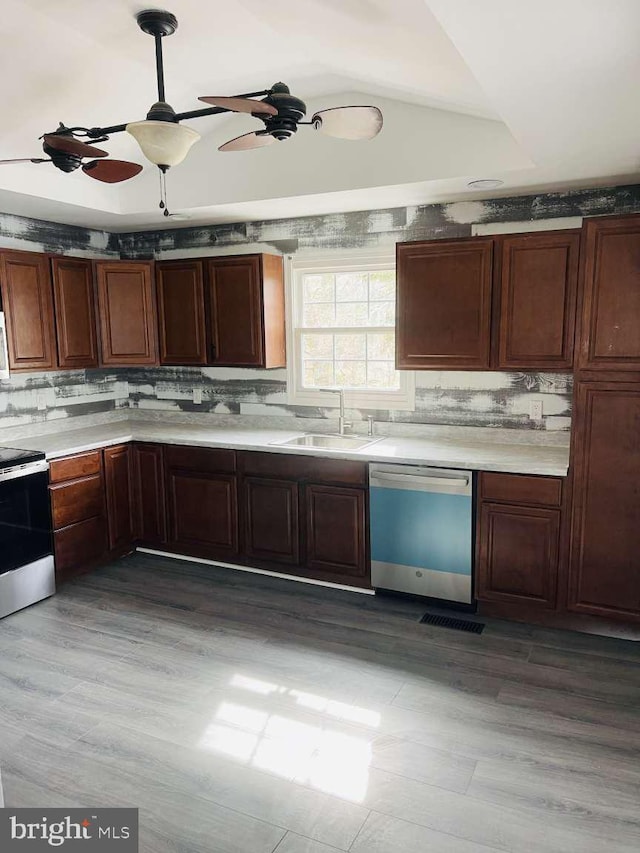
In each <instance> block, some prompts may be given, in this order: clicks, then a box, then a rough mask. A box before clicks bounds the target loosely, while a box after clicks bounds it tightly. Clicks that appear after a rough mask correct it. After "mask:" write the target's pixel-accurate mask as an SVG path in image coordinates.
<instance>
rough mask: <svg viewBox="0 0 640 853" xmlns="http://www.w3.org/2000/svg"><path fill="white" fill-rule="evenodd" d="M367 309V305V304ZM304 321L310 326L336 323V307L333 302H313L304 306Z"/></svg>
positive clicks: (316, 326)
mask: <svg viewBox="0 0 640 853" xmlns="http://www.w3.org/2000/svg"><path fill="white" fill-rule="evenodd" d="M365 309H366V305H365ZM303 323H304V325H305V326H308V327H309V328H312V329H313V328H318V327H320V328H321V327H322V326H334V325H335V307H334V304H333V302H329V303H327V302H311V303H310V304H309V305H305V306H304V318H303Z"/></svg>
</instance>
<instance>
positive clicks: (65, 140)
mask: <svg viewBox="0 0 640 853" xmlns="http://www.w3.org/2000/svg"><path fill="white" fill-rule="evenodd" d="M43 139H44V141H45V144H46V145H48V146H49V148H53V149H55V150H56V151H63V152H64V153H65V154H75V155H76V157H108V156H109V153H108V152H107V151H103V150H102V148H96V147H95V146H93V145H87V143H86V142H80V140H78V139H73V138H72V137H71V136H65V135H63V134H61V133H46V134H45V135H44V136H43Z"/></svg>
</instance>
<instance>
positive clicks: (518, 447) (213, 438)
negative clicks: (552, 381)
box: [7, 420, 569, 477]
mask: <svg viewBox="0 0 640 853" xmlns="http://www.w3.org/2000/svg"><path fill="white" fill-rule="evenodd" d="M300 435H303V433H302V432H294V431H289V430H283V429H278V430H276V429H270V430H266V429H245V428H237V427H233V428H229V427H215V426H213V427H209V426H207V427H205V426H202V425H194V424H178V423H167V424H162V423H158V422H157V421H155V422H154V421H148V422H147V421H144V420H135V421H134V420H129V421H119V422H115V423H109V424H103V425H98V426H90V427H85V428H82V429H75V430H65V431H61V432H58V433H53V434H46V435H41V436H37V435H35V436H34V435H32V436H29V437H28V438H24V439H21V440H16V439H14V440H12V441H11V442H7V444H10V446H14V447H23V448H25V449H27V450H29V449H33V450H42V451H44V452H45V453H46V455H47V458H48V459H55V458H57V457H60V456H66V455H68V454H72V453H81V452H83V451H86V450H93V449H95V448H99V447H107V446H109V445H114V444H121V443H125V442H128V441H148V442H155V443H160V444H183V445H193V446H196V447H226V448H232V449H234V450H259V451H266V452H269V453H287V454H295V455H303V456H326V457H328V458H333V459H356V460H360V461H362V462H396V463H400V464H401V463H405V464H409V465H433V466H436V467H442V468H467V469H471V470H477V471H500V472H505V473H513V474H542V475H547V476H556V477H564V476H566V474H567V469H568V465H569V448H568V447H563V446H552V445H546V444H539V443H538V444H533V443H532V444H523V443H518V444H509V443H507V442H506V441H496V442H488V441H473V440H466V439H461V438H460V437H459V436H456V437H454V438H444V437H440V438H417V437H416V438H407V437H400V436H392V437H385V438H383V439H381V440H377V441H376V443H375V444H371V445H369V446H368V447H365V448H363V449H362V450H359V451H354V450H350V451H347V452H345V451H338V450H331V451H327V450H318V449H316V448H309V447H282V446H278V445H274V444H272V442H274V441H278V442H281V441H286V440H287V439H288V438H293V437H295V436H300ZM505 438H506V436H505Z"/></svg>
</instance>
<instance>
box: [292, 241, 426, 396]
mask: <svg viewBox="0 0 640 853" xmlns="http://www.w3.org/2000/svg"><path fill="white" fill-rule="evenodd" d="M290 272H291V276H290V278H291V281H290V293H289V295H290V306H289V307H290V320H291V322H290V324H289V325H290V329H291V330H292V331H291V333H290V339H289V352H290V353H291V354H292V355H293V357H292V358H289V359H288V362H289V368H288V373H289V400H290V402H292V403H296V404H299V405H326V404H327V402H328V401H329V400H328V397H327V394H326V393H323V391H322V389H327V388H343V389H344V390H345V391H347V392H349V393H348V394H347V395H346V398H347V399H346V402H347V405H348V406H351V407H355V406H357V407H361V408H387V409H412V408H413V374H411V373H409V372H407V371H397V370H396V369H395V300H396V281H395V278H396V276H395V260H394V258H393V256H390V255H379V256H372V255H371V254H369V255H367V256H363V255H360V256H351V257H349V256H346V257H340V258H336V257H333V258H328V257H325V258H317V259H306V258H301V259H297V258H296V259H294V261H293V262H292V265H291V270H290Z"/></svg>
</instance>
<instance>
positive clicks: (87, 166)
mask: <svg viewBox="0 0 640 853" xmlns="http://www.w3.org/2000/svg"><path fill="white" fill-rule="evenodd" d="M82 171H83V172H84V173H85V175H89V177H90V178H95V179H96V181H104V183H105V184H118V183H120V181H128V180H129V178H134V177H135V176H136V175H137V174H139V173H140V172H141V171H142V166H140V164H139V163H130V162H129V161H128V160H91V162H89V163H83V165H82Z"/></svg>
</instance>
